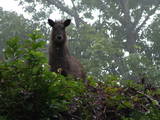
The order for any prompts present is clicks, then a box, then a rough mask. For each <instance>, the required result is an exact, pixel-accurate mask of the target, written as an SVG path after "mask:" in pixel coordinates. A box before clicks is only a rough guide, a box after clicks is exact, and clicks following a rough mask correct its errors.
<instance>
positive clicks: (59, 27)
mask: <svg viewBox="0 0 160 120" xmlns="http://www.w3.org/2000/svg"><path fill="white" fill-rule="evenodd" d="M70 23H71V20H70V19H67V20H65V21H63V22H62V21H53V20H51V19H48V24H49V25H50V26H51V27H52V40H53V42H54V43H56V44H59V45H60V44H63V43H65V41H66V33H65V28H66V27H67V26H69V25H70Z"/></svg>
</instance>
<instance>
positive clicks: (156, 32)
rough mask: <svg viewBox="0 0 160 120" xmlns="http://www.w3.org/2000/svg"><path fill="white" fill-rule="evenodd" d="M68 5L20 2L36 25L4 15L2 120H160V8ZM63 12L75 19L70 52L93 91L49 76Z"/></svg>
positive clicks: (90, 1)
mask: <svg viewBox="0 0 160 120" xmlns="http://www.w3.org/2000/svg"><path fill="white" fill-rule="evenodd" d="M70 1H71V3H70V5H69V4H67V3H66V2H65V0H35V1H32V0H19V1H18V2H19V4H20V5H21V6H23V8H24V9H25V12H28V14H30V15H31V16H32V19H31V20H28V19H26V18H24V17H23V16H22V15H20V16H19V15H17V13H15V12H9V11H4V10H3V9H2V8H0V14H1V16H0V120H33V119H35V120H54V119H55V120H56V119H57V120H71V119H73V120H159V119H160V105H159V104H160V88H159V86H160V59H159V58H160V47H159V46H160V14H158V13H159V10H160V1H159V0H70ZM57 10H58V11H59V13H60V14H61V16H62V19H63V18H64V19H66V18H67V19H68V18H72V24H71V26H70V27H68V28H67V29H66V32H67V36H68V39H69V42H68V44H69V49H70V51H71V54H72V55H73V56H76V57H77V58H78V59H79V60H80V61H81V63H82V64H83V65H84V68H85V70H86V73H87V76H88V77H87V79H88V81H89V84H88V85H87V86H85V85H84V84H83V83H82V81H75V80H74V79H73V78H72V77H71V76H68V77H64V76H61V75H59V74H56V73H54V72H50V71H49V67H50V66H48V56H47V54H46V51H47V45H48V44H47V42H48V40H49V37H50V35H49V34H50V29H49V26H48V25H47V19H48V18H49V17H50V15H51V14H52V13H53V12H54V11H57ZM56 18H57V17H56V16H55V18H52V19H56ZM34 30H39V32H37V31H35V32H32V31H34ZM40 33H41V34H40ZM16 36H18V37H16ZM10 38H11V39H10ZM8 39H9V40H8Z"/></svg>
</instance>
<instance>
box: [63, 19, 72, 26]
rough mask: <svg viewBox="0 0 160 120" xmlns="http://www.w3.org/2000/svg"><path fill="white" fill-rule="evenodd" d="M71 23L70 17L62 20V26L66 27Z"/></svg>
mask: <svg viewBox="0 0 160 120" xmlns="http://www.w3.org/2000/svg"><path fill="white" fill-rule="evenodd" d="M70 23H71V19H67V20H65V21H64V26H65V27H67V26H68V25H70Z"/></svg>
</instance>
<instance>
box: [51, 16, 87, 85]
mask: <svg viewBox="0 0 160 120" xmlns="http://www.w3.org/2000/svg"><path fill="white" fill-rule="evenodd" d="M70 21H71V20H69V19H68V20H66V21H64V22H63V21H56V22H54V21H52V20H51V19H48V23H49V25H50V26H51V27H52V33H51V39H50V43H49V65H50V66H51V71H53V72H57V73H61V74H62V75H64V76H67V75H71V76H74V77H75V78H76V79H83V80H84V81H85V73H84V71H83V68H82V65H81V64H80V62H79V61H78V60H77V59H76V58H75V57H73V56H71V55H70V54H69V50H68V47H67V37H66V32H65V28H66V27H67V26H68V25H69V24H70ZM85 83H86V81H85Z"/></svg>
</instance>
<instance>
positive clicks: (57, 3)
mask: <svg viewBox="0 0 160 120" xmlns="http://www.w3.org/2000/svg"><path fill="white" fill-rule="evenodd" d="M47 2H48V3H49V4H51V5H54V6H56V7H57V8H58V9H60V10H61V11H64V12H66V13H67V14H68V15H70V16H72V17H77V15H76V14H75V12H73V10H72V9H69V8H68V7H67V6H65V5H64V4H63V3H62V2H60V1H59V0H47ZM78 19H79V22H81V23H85V22H84V21H83V19H82V18H80V17H79V16H78Z"/></svg>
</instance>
